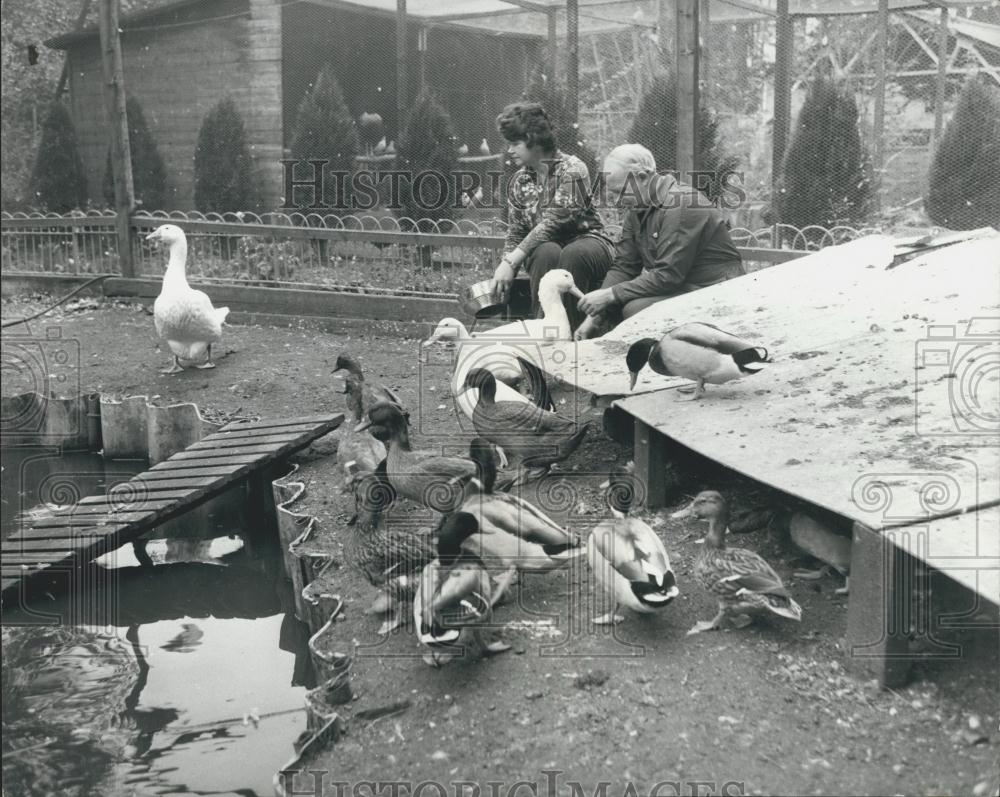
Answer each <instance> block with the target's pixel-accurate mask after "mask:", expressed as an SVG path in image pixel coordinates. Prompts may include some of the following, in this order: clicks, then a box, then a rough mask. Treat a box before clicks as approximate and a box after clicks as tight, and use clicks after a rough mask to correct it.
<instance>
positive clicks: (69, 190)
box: [29, 102, 87, 213]
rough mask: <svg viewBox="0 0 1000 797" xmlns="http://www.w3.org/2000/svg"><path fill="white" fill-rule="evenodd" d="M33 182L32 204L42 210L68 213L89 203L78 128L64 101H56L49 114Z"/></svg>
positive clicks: (31, 187)
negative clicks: (74, 124) (77, 132)
mask: <svg viewBox="0 0 1000 797" xmlns="http://www.w3.org/2000/svg"><path fill="white" fill-rule="evenodd" d="M29 185H30V197H31V204H32V205H34V206H35V207H37V208H38V209H39V210H43V211H49V212H52V213H66V212H68V211H70V210H74V209H77V208H82V207H84V206H85V205H86V204H87V178H86V176H85V174H84V171H83V162H82V161H81V160H80V152H79V149H78V148H77V144H76V130H75V128H74V127H73V120H72V119H71V118H70V115H69V111H67V110H66V106H65V105H63V104H62V103H61V102H54V103H52V106H51V108H50V109H49V113H48V116H46V117H45V122H44V123H43V125H42V141H41V144H40V145H39V147H38V154H37V155H36V157H35V168H34V170H33V171H32V174H31V182H30V183H29Z"/></svg>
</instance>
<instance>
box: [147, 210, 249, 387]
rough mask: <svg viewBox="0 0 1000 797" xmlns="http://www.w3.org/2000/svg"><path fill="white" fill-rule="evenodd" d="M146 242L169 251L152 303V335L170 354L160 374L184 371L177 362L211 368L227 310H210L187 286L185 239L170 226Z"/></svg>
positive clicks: (202, 294) (206, 301)
mask: <svg viewBox="0 0 1000 797" xmlns="http://www.w3.org/2000/svg"><path fill="white" fill-rule="evenodd" d="M146 240H147V241H159V242H160V243H163V244H166V245H167V246H168V247H169V248H170V260H169V261H168V262H167V273H166V274H164V275H163V287H162V288H161V289H160V295H159V296H157V297H156V301H155V302H154V303H153V321H154V323H155V324H156V334H157V335H159V336H160V337H161V338H163V339H164V340H166V341H167V345H168V346H169V347H170V351H172V352H173V354H174V364H173V366H171V367H170V368H166V369H164V370H163V371H161V373H164V374H178V373H180V372H181V371H183V370H184V368H183V367H182V366H181V360H184V361H187V362H193V361H196V360H202V359H204V362H201V363H199V364H198V365H196V366H195V367H196V368H215V363H214V362H212V344H213V343H218V342H219V341H220V340H222V324H223V322H224V321H225V320H226V316H228V315H229V308H228V307H218V308H217V307H213V306H212V300H211V299H209V298H208V294H206V293H205V292H204V291H196V290H195V289H194V288H192V287H191V286H190V285H188V281H187V275H186V267H187V238H186V237H185V235H184V231H183V230H182V229H181V228H180V227H177V226H176V225H174V224H163V225H161V226H159V227H157V228H156V229H155V230H153V231H152V232H151V233H150V234H149V235H147V236H146Z"/></svg>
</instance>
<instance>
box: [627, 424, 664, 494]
mask: <svg viewBox="0 0 1000 797" xmlns="http://www.w3.org/2000/svg"><path fill="white" fill-rule="evenodd" d="M634 434H635V438H634V439H635V443H634V447H633V449H632V458H633V461H634V462H635V475H636V476H637V477H638V479H639V481H641V482H642V483H643V484H644V485H645V486H646V509H649V510H653V509H659V508H660V507H662V506H664V505H665V504H666V499H667V456H666V441H665V440H664V439H663V435H661V434H660V433H659V432H658V431H656V429H654V428H653V427H652V426H649V425H647V424H645V423H643V422H642V421H640V420H639V419H638V418H636V419H635V433H634Z"/></svg>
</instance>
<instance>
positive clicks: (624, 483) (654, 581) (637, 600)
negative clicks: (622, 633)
mask: <svg viewBox="0 0 1000 797" xmlns="http://www.w3.org/2000/svg"><path fill="white" fill-rule="evenodd" d="M637 485H638V482H637V481H636V480H635V477H634V476H633V475H632V473H631V472H630V471H629V470H628V469H622V468H617V469H615V470H613V471H612V472H611V477H610V478H609V479H608V481H606V482H605V483H604V484H602V485H601V487H602V488H603V489H606V490H607V492H606V494H605V500H606V501H607V504H608V508H609V510H610V511H611V515H612V517H611V518H609V519H608V520H604V521H602V522H601V523H598V524H597V525H596V526H595V527H594V530H593V531H592V532H591V533H590V538H589V539H588V540H587V561H588V563H589V564H590V569H591V570H592V571H593V573H594V578H595V579H596V581H597V585H598V586H599V587H601V588H602V589H603V590H604V591H605V592H606V593H607V594H608V595H609V596H611V598H612V600H613V601H614V604H613V605H612V607H611V611H610V612H608V613H607V614H605V615H602V616H600V617H596V618H594V619H593V621H592V622H594V623H596V624H598V625H606V624H610V623H620V622H621V621H622V620H624V619H625V618H624V616H623V615H620V614H618V611H617V610H618V608H619V607H621V606H625V607H627V608H629V609H631V610H632V611H634V612H638V613H640V614H652V613H653V612H656V611H658V610H660V609H662V608H664V607H665V606H667V605H669V604H670V603H671V602H672V601H673V600H674V598H676V597H677V596H678V595H679V594H680V590H679V589H678V588H677V580H676V579H675V578H674V571H673V569H672V568H671V567H670V557H669V556H668V555H667V550H666V548H664V546H663V542H662V541H661V540H660V538H659V537H658V536H657V535H656V532H655V531H653V529H652V528H650V526H649V525H648V524H647V523H645V522H643V521H642V520H639V519H638V518H636V517H630V516H629V512H630V511H631V508H632V503H633V501H634V499H635V495H636V489H637Z"/></svg>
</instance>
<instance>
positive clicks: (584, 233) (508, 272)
mask: <svg viewBox="0 0 1000 797" xmlns="http://www.w3.org/2000/svg"><path fill="white" fill-rule="evenodd" d="M497 129H498V130H499V131H500V135H502V136H503V137H504V140H505V141H507V143H508V145H509V147H508V150H507V152H508V154H509V155H510V157H511V158H512V159H513V160H514V163H515V165H517V166H520V168H519V169H518V170H517V172H516V173H515V174H514V176H513V178H511V182H510V185H509V187H508V190H507V203H508V209H509V214H508V224H509V228H508V232H507V242H506V246H505V247H504V255H503V258H502V259H501V260H500V263H499V265H498V266H497V267H496V270H495V271H494V272H493V291H494V296H496V299H497V301H500V302H506V301H507V300H508V299H509V298H510V288H511V285H512V284H513V282H514V277H515V276H516V275H517V272H518V271H519V270H520V269H521V268H522V267H524V268H527V270H528V274H529V276H530V277H531V312H532V315H535V316H537V315H538V314H539V306H538V283H539V282H540V281H541V279H542V277H543V276H544V275H545V274H546V273H547V272H549V271H551V270H552V269H554V268H563V269H566V270H567V271H569V273H570V274H572V275H573V280H574V281H575V282H576V286H577V287H578V288H579V289H580V290H582V291H583V292H584V293H587V292H589V291H592V290H594V289H595V288H598V287H600V285H601V283H602V281H603V280H604V275H605V274H606V273H607V271H608V269H609V268H610V267H611V260H612V254H613V252H614V245H613V244H612V242H611V239H610V238H608V236H607V235H606V234H605V233H604V222H603V220H602V219H601V215H600V213H598V212H597V208H595V207H594V205H593V203H592V201H591V182H590V174H589V173H588V171H587V167H586V165H585V164H584V163H583V161H581V160H580V159H579V158H577V157H576V156H574V155H567V154H565V153H563V152H561V151H560V150H559V148H558V147H557V146H556V137H555V132H554V131H553V129H552V124H551V123H550V122H549V117H548V116H547V115H546V113H545V109H544V108H542V106H541V105H539V104H538V103H537V102H523V103H514V104H513V105H508V106H507V107H506V108H504V109H503V112H502V113H501V114H500V115H499V116H498V117H497ZM564 303H565V305H566V312H567V314H568V315H569V321H570V326H571V327H572V328H573V329H574V330H575V329H576V328H577V326H579V324H580V322H581V321H583V319H584V317H585V315H584V313H583V312H581V311H580V310H579V309H578V308H577V305H576V299H573V298H572V297H569V296H567V297H566V298H565V299H564Z"/></svg>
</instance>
